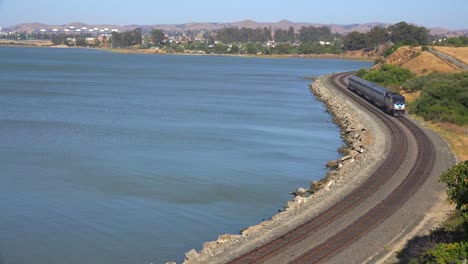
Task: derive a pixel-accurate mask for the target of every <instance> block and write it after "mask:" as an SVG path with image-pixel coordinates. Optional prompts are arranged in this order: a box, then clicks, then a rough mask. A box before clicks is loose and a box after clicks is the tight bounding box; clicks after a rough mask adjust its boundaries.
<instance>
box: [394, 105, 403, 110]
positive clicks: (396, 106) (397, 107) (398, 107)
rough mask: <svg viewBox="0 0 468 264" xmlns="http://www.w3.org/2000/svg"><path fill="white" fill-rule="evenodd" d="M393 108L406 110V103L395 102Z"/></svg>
mask: <svg viewBox="0 0 468 264" xmlns="http://www.w3.org/2000/svg"><path fill="white" fill-rule="evenodd" d="M393 109H395V110H405V104H394V105H393Z"/></svg>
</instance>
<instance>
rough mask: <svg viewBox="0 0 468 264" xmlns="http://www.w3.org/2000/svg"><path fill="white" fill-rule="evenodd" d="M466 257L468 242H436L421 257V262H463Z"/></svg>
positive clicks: (467, 254) (467, 255)
mask: <svg viewBox="0 0 468 264" xmlns="http://www.w3.org/2000/svg"><path fill="white" fill-rule="evenodd" d="M467 257H468V242H463V241H462V242H459V243H449V244H437V245H436V246H435V248H433V249H429V250H427V251H426V253H425V254H424V255H423V257H422V263H441V264H443V263H463V262H464V261H466V258H467Z"/></svg>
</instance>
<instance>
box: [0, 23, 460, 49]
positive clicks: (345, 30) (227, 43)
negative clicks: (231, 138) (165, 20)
mask: <svg viewBox="0 0 468 264" xmlns="http://www.w3.org/2000/svg"><path fill="white" fill-rule="evenodd" d="M467 35H468V31H466V30H464V31H463V30H462V31H443V30H442V31H441V30H440V29H439V30H438V32H437V30H430V29H427V28H424V27H419V26H415V25H412V24H408V23H406V22H400V23H397V24H395V25H388V24H382V23H370V24H364V25H359V24H354V25H348V26H338V25H310V24H309V25H308V24H298V23H292V22H289V21H280V22H278V23H276V24H265V23H263V24H262V23H256V22H253V21H246V22H245V23H243V24H242V23H241V24H204V25H198V24H197V25H170V26H169V25H164V26H161V28H153V27H151V26H143V27H136V26H133V27H132V26H126V27H118V26H116V27H112V26H89V25H85V24H82V23H77V24H67V25H62V26H47V25H42V24H31V25H28V24H22V25H18V26H13V27H8V28H0V44H2V45H40V46H53V47H95V48H106V49H136V50H147V51H149V52H152V53H191V54H254V55H287V54H342V53H344V52H348V51H355V50H364V51H366V52H370V53H372V52H374V53H380V54H377V55H381V54H382V53H383V52H384V51H385V49H388V48H390V47H391V46H392V45H394V44H405V45H413V44H419V45H431V44H437V45H454V46H457V45H458V46H463V45H467V44H468V43H467V42H468V41H467Z"/></svg>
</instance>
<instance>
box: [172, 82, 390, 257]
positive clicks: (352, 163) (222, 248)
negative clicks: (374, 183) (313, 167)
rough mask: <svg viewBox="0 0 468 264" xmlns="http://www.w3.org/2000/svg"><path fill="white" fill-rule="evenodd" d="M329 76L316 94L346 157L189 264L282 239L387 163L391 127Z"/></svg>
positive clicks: (313, 87) (211, 244) (315, 85)
mask: <svg viewBox="0 0 468 264" xmlns="http://www.w3.org/2000/svg"><path fill="white" fill-rule="evenodd" d="M328 78H329V76H322V77H319V78H318V79H317V80H316V81H315V82H313V83H312V84H311V85H310V90H311V92H312V93H313V94H314V95H315V96H316V98H318V100H320V101H322V102H323V103H324V104H325V106H326V108H327V110H328V111H329V112H330V113H331V114H332V115H333V117H334V122H335V123H336V124H337V125H338V126H339V127H340V131H341V136H342V138H343V141H344V145H343V147H341V148H340V150H339V151H340V153H342V154H343V156H342V157H341V158H340V159H338V160H333V161H329V162H328V163H327V167H328V168H329V169H330V171H329V172H328V173H327V175H326V177H325V178H323V179H322V180H320V181H313V182H311V184H310V186H309V187H307V188H298V189H297V190H296V191H295V192H294V193H293V194H294V195H295V197H294V199H292V200H291V201H289V202H287V204H286V205H284V209H283V210H281V212H279V213H278V214H277V215H275V216H273V217H272V218H271V219H270V220H267V221H263V222H262V223H260V224H258V225H255V226H251V227H248V228H246V229H243V230H242V231H241V232H240V234H238V235H233V234H225V235H220V236H219V237H218V239H217V240H216V241H211V242H206V243H204V245H203V248H202V249H201V250H200V251H199V252H197V251H196V250H195V249H192V250H190V251H189V252H187V253H186V254H185V261H184V263H185V264H194V263H226V262H228V261H230V260H232V259H235V258H236V257H238V256H241V255H243V254H245V253H247V252H249V251H251V250H252V249H254V248H257V247H259V246H261V245H262V244H264V243H266V242H268V241H270V240H271V239H274V238H276V237H279V236H280V235H282V234H284V233H285V232H287V231H288V230H291V229H294V228H295V227H297V226H299V225H300V224H302V223H304V222H305V221H306V220H307V219H310V218H312V217H314V216H316V215H318V214H319V213H320V212H322V211H323V210H325V209H326V208H327V207H329V206H330V205H332V204H334V203H336V202H337V201H339V200H341V199H342V198H343V197H344V196H346V195H347V194H348V193H349V192H351V191H352V190H353V189H354V188H356V187H357V186H358V185H359V184H360V183H361V182H362V181H363V180H365V179H366V178H367V177H368V176H369V175H370V172H371V171H373V169H374V168H375V167H376V166H378V164H380V163H381V160H383V158H384V156H385V154H386V152H387V150H388V142H387V141H386V137H385V132H386V130H385V128H384V127H383V125H382V124H380V123H378V122H377V121H375V120H374V119H372V118H371V117H370V116H369V115H368V114H367V113H366V112H365V111H363V110H362V109H360V108H359V107H358V106H356V105H355V104H353V103H352V102H350V101H349V100H348V99H347V98H346V97H345V96H344V95H343V94H342V93H341V92H339V91H338V90H336V89H335V88H334V87H333V86H332V85H330V83H328ZM169 263H171V262H169Z"/></svg>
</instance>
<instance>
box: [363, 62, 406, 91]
mask: <svg viewBox="0 0 468 264" xmlns="http://www.w3.org/2000/svg"><path fill="white" fill-rule="evenodd" d="M362 78H364V79H366V80H368V81H371V82H374V83H377V84H380V85H383V86H391V85H397V86H400V85H402V84H403V83H405V82H406V81H407V80H408V79H411V78H414V74H413V73H412V72H411V71H410V70H408V69H404V68H400V67H398V66H395V65H391V64H384V65H382V66H381V67H380V69H374V70H370V71H367V72H366V73H365V74H363V76H362Z"/></svg>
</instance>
